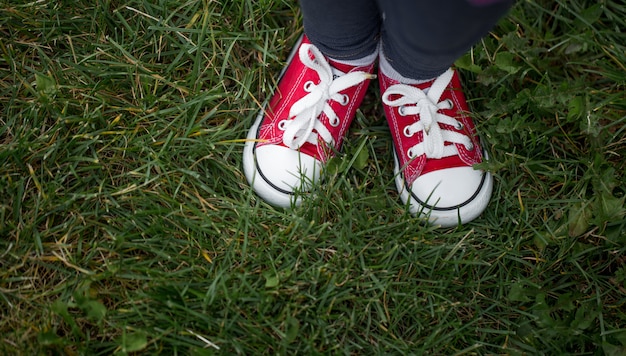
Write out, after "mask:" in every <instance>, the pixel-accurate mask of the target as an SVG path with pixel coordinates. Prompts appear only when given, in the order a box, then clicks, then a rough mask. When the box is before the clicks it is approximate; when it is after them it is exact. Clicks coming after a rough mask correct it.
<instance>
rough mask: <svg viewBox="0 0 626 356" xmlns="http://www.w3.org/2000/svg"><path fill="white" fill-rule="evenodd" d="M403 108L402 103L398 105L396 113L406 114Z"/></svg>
mask: <svg viewBox="0 0 626 356" xmlns="http://www.w3.org/2000/svg"><path fill="white" fill-rule="evenodd" d="M404 108H405V107H404V105H402V106H400V107H398V114H399V115H400V116H406V112H405V111H404Z"/></svg>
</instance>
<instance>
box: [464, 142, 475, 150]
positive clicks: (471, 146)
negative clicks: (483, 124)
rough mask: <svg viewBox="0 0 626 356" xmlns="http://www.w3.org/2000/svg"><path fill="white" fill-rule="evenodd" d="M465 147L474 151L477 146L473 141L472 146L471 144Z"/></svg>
mask: <svg viewBox="0 0 626 356" xmlns="http://www.w3.org/2000/svg"><path fill="white" fill-rule="evenodd" d="M465 148H466V149H467V150H468V151H470V152H472V151H474V149H475V148H476V146H474V144H473V143H472V144H470V146H469V147H465Z"/></svg>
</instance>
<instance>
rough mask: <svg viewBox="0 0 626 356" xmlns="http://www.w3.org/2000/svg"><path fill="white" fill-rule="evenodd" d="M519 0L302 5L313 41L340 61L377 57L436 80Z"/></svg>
mask: <svg viewBox="0 0 626 356" xmlns="http://www.w3.org/2000/svg"><path fill="white" fill-rule="evenodd" d="M513 2H514V0H473V1H472V0H300V5H301V8H302V13H303V19H304V28H305V32H306V34H307V36H308V37H309V39H310V40H311V42H312V43H313V44H315V45H316V46H317V47H319V48H320V50H321V51H322V52H323V53H324V54H326V55H328V56H330V57H332V58H335V59H340V60H341V59H346V60H350V59H359V58H363V57H365V56H367V55H368V54H372V53H373V52H374V51H375V50H376V48H377V46H378V44H379V42H380V43H382V49H383V53H384V55H385V58H386V59H387V60H388V61H389V63H390V64H391V66H392V67H393V69H395V70H396V71H397V72H399V73H400V74H401V75H402V76H405V77H407V78H411V79H429V78H434V77H436V76H438V75H440V74H441V73H443V72H444V71H446V69H448V68H449V67H450V66H451V65H452V64H453V63H454V61H455V60H457V59H458V58H459V57H460V56H462V55H463V54H464V53H466V52H467V51H468V50H469V49H470V48H471V47H472V46H473V45H474V44H475V43H476V42H477V41H479V40H480V38H482V37H483V36H484V35H486V34H487V33H488V31H489V30H490V29H491V28H492V27H493V26H494V25H495V24H496V22H497V21H498V20H499V19H500V18H501V17H502V16H503V15H504V14H506V12H507V11H508V10H509V8H510V7H511V5H512V4H513Z"/></svg>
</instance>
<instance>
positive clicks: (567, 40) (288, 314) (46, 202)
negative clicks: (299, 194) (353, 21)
mask: <svg viewBox="0 0 626 356" xmlns="http://www.w3.org/2000/svg"><path fill="white" fill-rule="evenodd" d="M299 16H300V14H299V10H298V6H297V3H296V2H295V1H287V0H283V1H280V0H263V1H250V0H244V1H195V0H193V1H192V0H190V1H186V2H185V1H173V0H159V1H152V2H147V1H140V0H128V1H111V0H98V1H67V0H59V1H46V0H44V1H7V0H0V103H1V104H0V162H1V166H0V236H1V238H0V333H1V336H0V350H1V351H2V352H4V353H8V354H14V353H17V354H24V355H32V354H49V355H60V354H70V355H73V354H85V355H93V354H111V353H119V354H124V353H133V352H139V353H142V354H164V355H170V354H194V355H202V354H222V353H223V354H233V353H240V354H259V353H266V354H293V353H304V354H309V353H312V354H317V353H324V354H327V353H328V354H366V355H367V354H382V353H384V354H404V353H413V354H423V353H427V354H441V355H455V354H458V355H461V354H466V355H468V354H470V355H473V354H478V355H486V354H509V355H522V354H529V355H530V354H581V355H583V354H584V355H601V354H606V355H620V354H624V353H625V352H626V328H625V327H624V326H625V325H626V267H625V266H626V265H625V262H626V254H625V252H626V247H625V246H626V214H625V213H626V208H625V206H624V200H625V197H626V189H625V188H624V186H625V185H626V165H625V164H624V156H625V155H626V139H625V137H626V132H625V131H626V95H625V91H624V89H625V85H626V45H625V44H626V33H625V31H626V30H625V29H626V20H624V19H626V6H624V5H621V4H620V3H619V2H617V1H600V2H591V1H583V0H573V1H561V0H560V1H519V2H518V4H517V5H516V6H515V8H514V9H513V11H512V12H511V14H510V16H508V17H507V18H505V19H503V20H502V21H501V22H500V24H499V25H498V27H497V28H496V29H494V31H493V32H492V34H490V35H489V36H487V37H486V38H485V39H484V40H483V41H482V42H481V43H479V44H477V45H476V46H475V48H474V49H473V50H472V52H471V53H468V55H467V56H465V57H463V58H462V59H460V60H459V61H458V63H457V66H458V67H459V68H461V71H462V75H463V79H464V82H465V84H466V88H467V89H466V91H467V96H468V97H469V98H470V104H471V106H472V108H473V110H474V112H475V115H476V119H477V123H478V126H479V130H480V132H481V133H482V136H483V138H484V140H485V144H486V146H487V149H488V151H489V152H490V160H489V162H487V163H485V164H484V166H485V168H486V169H489V170H491V171H492V172H493V174H494V176H495V178H496V185H495V189H494V196H493V199H492V201H491V203H490V205H489V207H488V209H487V211H486V212H485V213H484V214H483V215H482V216H481V217H480V218H479V219H477V220H476V221H474V222H472V223H470V224H467V225H465V226H463V227H459V228H454V229H447V230H442V229H434V228H431V227H427V226H425V225H424V224H423V223H422V222H421V221H420V220H418V219H416V218H413V217H411V216H410V215H409V214H408V213H407V211H406V208H405V207H404V206H402V204H401V203H399V199H398V197H397V193H396V192H395V187H394V184H393V172H392V166H393V165H392V158H391V156H390V150H391V138H390V136H389V133H388V130H387V128H386V124H385V119H384V116H383V113H382V108H381V103H380V99H379V96H378V88H377V86H376V85H374V86H372V88H371V91H370V94H369V95H368V98H367V99H366V103H365V104H364V106H363V107H362V109H361V112H360V113H359V114H358V117H357V119H356V121H355V124H354V127H353V129H352V130H351V132H350V134H349V136H350V137H349V139H348V140H347V143H346V145H345V147H344V150H343V153H342V154H341V155H339V156H338V157H337V158H336V159H334V160H333V162H332V163H331V166H332V167H331V168H332V169H328V174H327V177H326V184H325V185H323V186H322V187H320V188H319V191H318V192H317V193H318V194H316V196H315V197H313V198H312V199H311V200H310V201H307V202H306V203H305V204H303V206H302V207H300V208H297V209H295V210H280V209H274V208H272V207H270V206H268V205H267V204H265V203H263V202H261V201H259V199H257V198H256V197H255V195H254V194H253V193H252V192H251V190H250V189H249V187H248V185H247V184H246V183H245V179H244V177H243V174H242V168H241V154H242V150H243V143H242V141H241V139H242V138H244V137H245V134H246V131H247V129H248V128H249V126H250V125H251V123H252V120H253V118H254V116H255V113H256V111H257V110H258V109H259V105H260V103H261V102H262V101H263V99H264V98H265V96H266V95H267V93H268V92H269V91H271V89H272V87H273V86H274V85H275V79H276V74H277V73H278V72H279V71H280V69H281V68H282V66H283V64H284V59H285V57H286V55H287V53H288V52H289V50H290V49H291V46H292V44H293V43H294V41H295V40H296V39H297V37H298V35H299V33H300V32H301V21H300V17H299Z"/></svg>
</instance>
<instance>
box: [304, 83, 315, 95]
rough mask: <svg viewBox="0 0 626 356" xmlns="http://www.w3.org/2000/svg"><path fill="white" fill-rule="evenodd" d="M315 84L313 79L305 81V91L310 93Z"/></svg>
mask: <svg viewBox="0 0 626 356" xmlns="http://www.w3.org/2000/svg"><path fill="white" fill-rule="evenodd" d="M314 86H315V83H313V81H312V80H309V81H307V82H306V83H304V91H306V92H308V93H310V92H311V91H312V90H313V87H314Z"/></svg>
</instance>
